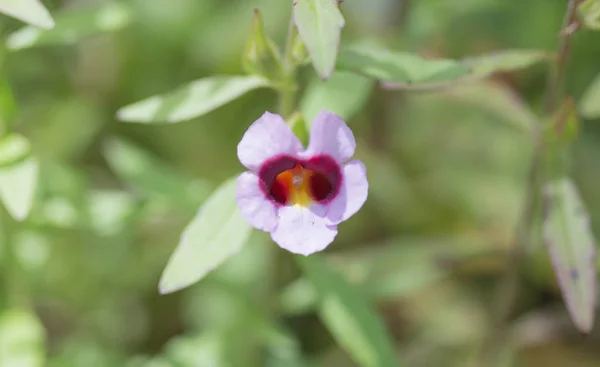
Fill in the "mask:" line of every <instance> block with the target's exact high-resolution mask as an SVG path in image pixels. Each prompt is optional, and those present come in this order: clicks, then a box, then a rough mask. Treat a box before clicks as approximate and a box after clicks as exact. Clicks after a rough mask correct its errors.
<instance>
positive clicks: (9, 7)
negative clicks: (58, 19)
mask: <svg viewBox="0 0 600 367" xmlns="http://www.w3.org/2000/svg"><path fill="white" fill-rule="evenodd" d="M0 13H4V14H6V15H8V16H10V17H13V18H17V19H19V20H20V21H23V22H25V23H29V24H31V25H33V26H36V27H40V28H45V29H52V28H54V20H52V16H50V13H49V12H48V10H46V8H44V5H42V3H41V2H40V1H39V0H2V1H1V2H0Z"/></svg>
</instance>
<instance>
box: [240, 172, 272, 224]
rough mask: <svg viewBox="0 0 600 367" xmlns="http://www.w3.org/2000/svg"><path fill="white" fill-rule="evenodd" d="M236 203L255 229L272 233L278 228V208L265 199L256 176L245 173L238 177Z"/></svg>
mask: <svg viewBox="0 0 600 367" xmlns="http://www.w3.org/2000/svg"><path fill="white" fill-rule="evenodd" d="M236 201H237V204H238V208H239V209H240V212H241V213H242V216H243V217H244V218H245V219H246V220H247V221H248V223H250V224H251V225H252V226H253V227H255V228H257V229H260V230H261V231H265V232H270V231H271V230H273V228H275V226H277V220H278V219H277V208H276V207H275V205H274V204H273V203H272V202H271V201H270V200H269V199H267V198H266V197H265V194H264V193H263V191H262V190H261V188H260V180H259V178H258V176H257V175H256V174H254V173H252V172H244V173H242V174H241V175H240V177H238V179H237V192H236Z"/></svg>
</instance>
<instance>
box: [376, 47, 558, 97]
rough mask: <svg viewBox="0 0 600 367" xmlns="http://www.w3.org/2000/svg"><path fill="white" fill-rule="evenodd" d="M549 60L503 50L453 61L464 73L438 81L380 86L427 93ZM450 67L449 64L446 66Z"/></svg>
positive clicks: (531, 53)
mask: <svg viewBox="0 0 600 367" xmlns="http://www.w3.org/2000/svg"><path fill="white" fill-rule="evenodd" d="M548 59H550V54H548V53H547V52H544V51H539V50H503V51H499V52H494V53H490V54H486V55H480V56H474V57H469V58H465V59H463V60H461V61H454V62H456V63H458V64H459V65H460V66H461V70H463V71H464V70H465V69H464V68H466V69H467V70H468V71H467V72H466V73H462V74H461V73H458V72H456V73H451V72H452V69H449V71H448V74H447V75H444V74H442V75H441V76H444V77H445V79H443V78H438V80H421V81H419V82H418V83H412V84H411V83H407V82H393V81H391V82H390V81H386V80H383V83H382V86H383V87H384V88H387V89H402V90H416V91H429V90H436V89H442V88H448V87H453V86H455V85H457V84H458V83H465V82H471V81H475V80H479V79H484V78H486V77H488V76H490V75H492V74H494V73H497V72H513V71H517V70H520V69H525V68H527V67H529V66H531V65H534V64H536V63H538V62H541V61H544V60H548ZM448 65H450V64H448Z"/></svg>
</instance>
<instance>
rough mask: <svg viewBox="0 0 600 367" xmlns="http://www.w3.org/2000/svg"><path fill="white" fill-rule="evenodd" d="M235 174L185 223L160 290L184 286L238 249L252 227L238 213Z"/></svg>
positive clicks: (198, 278)
mask: <svg viewBox="0 0 600 367" xmlns="http://www.w3.org/2000/svg"><path fill="white" fill-rule="evenodd" d="M236 184H237V178H231V179H229V180H227V181H225V182H224V183H223V184H221V186H219V188H217V189H216V190H215V192H214V193H213V194H212V195H211V197H210V198H209V199H208V200H207V201H206V203H205V204H204V205H203V206H202V207H201V208H200V210H199V211H198V214H197V215H196V217H195V218H194V219H192V221H191V223H190V224H188V226H187V227H186V229H185V230H184V232H183V234H182V235H181V238H180V240H179V245H178V246H177V249H175V252H174V253H173V255H171V258H170V259H169V263H168V264H167V267H166V268H165V270H164V272H163V275H162V278H161V280H160V286H159V289H160V292H161V293H163V294H164V293H170V292H174V291H177V290H179V289H182V288H184V287H187V286H189V285H191V284H193V283H195V282H197V281H198V280H200V279H201V278H202V277H204V276H205V275H206V274H207V273H208V272H210V271H211V270H213V269H215V268H217V267H218V266H219V265H221V264H222V263H223V262H225V260H227V259H228V258H230V257H231V256H233V255H235V254H236V253H237V252H239V251H240V250H241V248H242V246H244V244H245V243H246V241H247V240H248V237H249V236H250V233H251V227H250V225H249V224H248V222H246V220H245V219H244V218H243V217H242V215H241V214H240V212H239V210H238V207H237V203H236V199H235V192H236Z"/></svg>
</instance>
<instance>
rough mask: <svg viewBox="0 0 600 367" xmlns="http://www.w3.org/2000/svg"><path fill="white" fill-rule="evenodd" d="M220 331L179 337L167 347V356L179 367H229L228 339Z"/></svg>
mask: <svg viewBox="0 0 600 367" xmlns="http://www.w3.org/2000/svg"><path fill="white" fill-rule="evenodd" d="M223 336H224V335H223V334H222V333H221V332H220V331H218V330H209V331H205V332H204V333H202V334H200V335H198V336H195V337H179V338H175V339H173V340H171V341H170V342H169V344H168V345H167V348H166V352H165V355H166V357H167V359H168V360H170V361H172V362H173V363H174V364H175V365H176V366H177V367H198V366H202V367H204V366H206V367H229V366H231V364H230V363H229V358H228V355H227V353H226V342H227V341H226V339H225V338H224V337H223Z"/></svg>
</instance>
